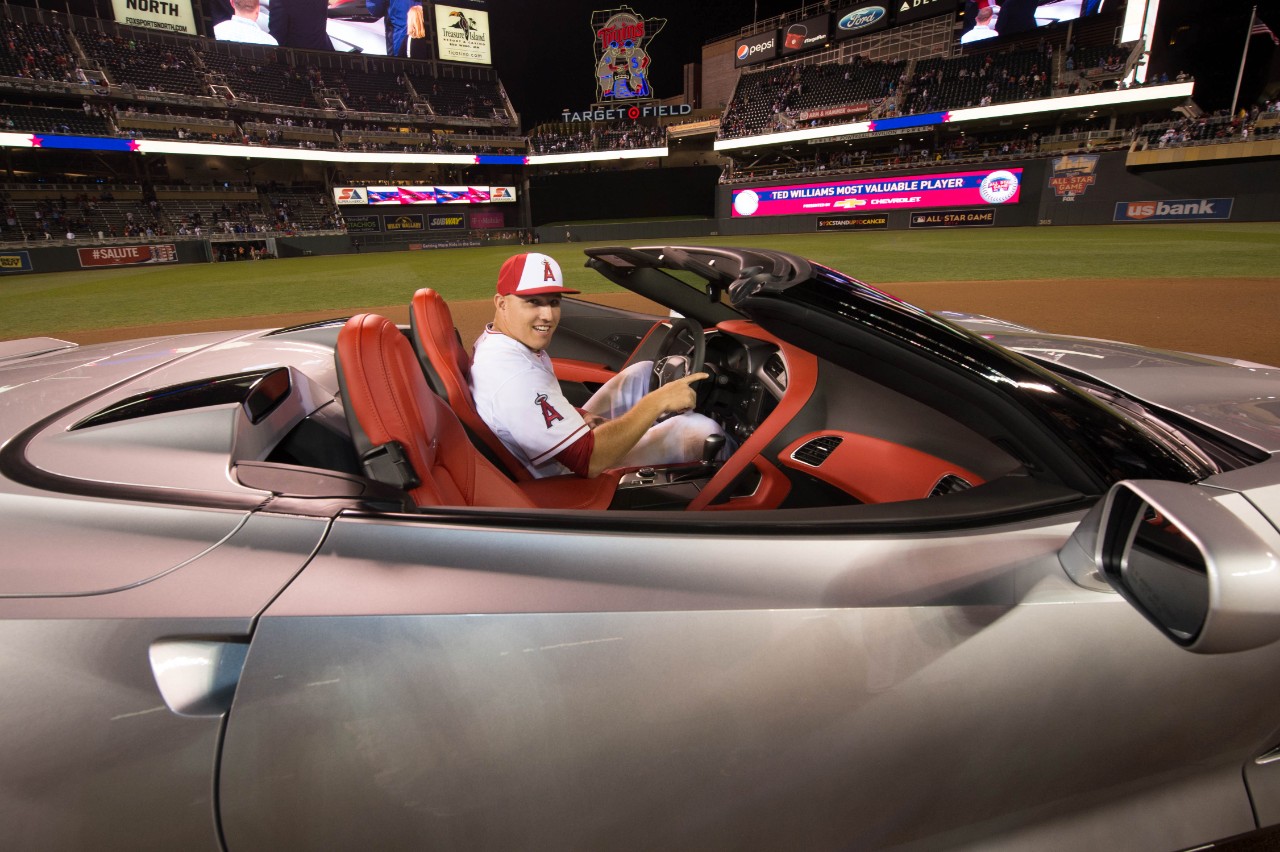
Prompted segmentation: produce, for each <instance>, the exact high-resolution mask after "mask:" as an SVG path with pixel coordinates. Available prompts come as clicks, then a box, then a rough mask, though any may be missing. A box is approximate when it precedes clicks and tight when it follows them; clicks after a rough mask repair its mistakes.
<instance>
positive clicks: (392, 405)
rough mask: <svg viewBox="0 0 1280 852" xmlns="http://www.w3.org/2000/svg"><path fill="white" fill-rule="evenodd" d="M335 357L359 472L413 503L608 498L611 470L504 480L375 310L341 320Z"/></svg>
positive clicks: (563, 504)
mask: <svg viewBox="0 0 1280 852" xmlns="http://www.w3.org/2000/svg"><path fill="white" fill-rule="evenodd" d="M335 358H336V362H337V368H338V382H339V386H340V387H341V389H342V399H343V407H344V409H345V411H346V416H347V423H348V424H349V425H350V427H351V433H352V440H353V441H354V442H355V445H356V452H357V453H358V455H359V456H360V459H361V462H362V464H363V465H364V468H365V471H366V472H367V473H368V475H369V476H370V478H372V479H376V480H378V481H380V482H386V483H388V484H391V485H395V486H397V487H399V488H403V489H404V490H406V491H407V492H408V493H409V495H410V497H411V498H412V499H413V501H414V504H415V505H417V506H419V507H422V506H492V507H510V508H546V509H604V508H607V507H608V505H609V502H610V501H611V500H612V497H613V492H614V490H615V489H616V488H617V477H616V476H613V477H608V476H605V477H598V478H596V479H582V478H580V477H576V476H571V477H552V478H551V479H540V480H530V481H528V482H521V483H515V482H512V481H511V480H510V479H508V478H507V477H506V476H505V475H504V474H503V473H502V471H500V470H498V468H496V467H494V465H493V464H492V463H491V462H490V461H489V460H488V459H486V458H485V457H484V456H483V455H482V454H481V453H480V451H479V450H477V449H476V448H475V446H474V445H473V444H472V443H471V441H470V439H469V438H468V437H467V434H466V432H465V431H464V430H463V428H462V424H461V423H460V422H459V420H458V418H457V415H455V414H454V412H453V410H452V409H451V408H450V407H449V405H448V404H447V403H445V401H444V400H443V399H441V398H440V397H439V396H437V395H436V394H435V393H433V392H432V391H431V388H430V387H429V386H428V385H427V380H426V377H425V376H424V375H423V373H422V368H421V367H420V366H419V363H418V358H417V355H416V354H415V353H414V351H413V347H412V346H411V345H410V343H409V341H408V340H406V339H405V336H404V334H403V333H402V332H401V331H400V329H399V328H398V327H397V326H396V324H395V323H393V322H391V320H389V319H386V318H385V317H381V316H377V315H376V314H359V315H357V316H354V317H352V318H351V319H349V320H347V324H346V325H345V326H343V328H342V331H341V332H339V334H338V346H337V351H336V354H335Z"/></svg>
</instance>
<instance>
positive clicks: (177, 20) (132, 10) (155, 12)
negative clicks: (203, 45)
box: [111, 0, 199, 35]
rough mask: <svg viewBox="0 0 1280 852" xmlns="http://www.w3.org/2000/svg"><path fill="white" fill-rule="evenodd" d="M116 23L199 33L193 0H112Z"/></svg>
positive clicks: (168, 30)
mask: <svg viewBox="0 0 1280 852" xmlns="http://www.w3.org/2000/svg"><path fill="white" fill-rule="evenodd" d="M111 8H112V10H113V11H114V12H115V15H116V23H118V24H124V25H125V26H129V27H146V28H147V29H152V30H165V31H166V32H171V33H183V34H184V35H199V33H198V32H196V18H195V15H193V14H192V13H191V0H111Z"/></svg>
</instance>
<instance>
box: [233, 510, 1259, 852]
mask: <svg viewBox="0 0 1280 852" xmlns="http://www.w3.org/2000/svg"><path fill="white" fill-rule="evenodd" d="M1077 520H1078V516H1077V515H1073V516H1067V517H1059V518H1056V519H1051V520H1048V521H1042V522H1039V523H1028V524H1021V525H1011V526H1001V527H996V528H990V529H983V530H979V531H973V532H970V533H967V534H966V533H958V534H951V535H918V536H910V535H908V536H894V537H883V536H871V535H868V536H857V535H831V536H812V537H804V538H800V539H796V538H790V537H771V536H769V535H768V534H767V533H766V532H765V531H763V530H762V534H761V535H760V536H758V537H754V538H752V539H751V540H750V541H742V540H741V539H725V538H721V537H717V536H714V535H706V534H702V535H682V534H678V533H675V534H670V535H667V536H664V537H661V538H644V539H637V538H635V537H634V536H629V535H627V534H625V533H621V532H619V533H610V532H605V531H602V532H599V533H592V532H583V531H579V532H574V533H565V532H555V531H553V530H542V531H538V530H518V529H503V528H502V527H501V525H500V522H498V521H497V520H496V519H495V524H494V525H490V526H475V527H471V526H467V525H457V526H448V525H441V524H432V523H423V522H421V521H419V520H417V519H406V520H405V521H403V522H399V521H396V520H394V519H382V520H378V519H371V518H343V519H340V520H339V521H338V522H337V523H336V524H335V525H334V529H333V531H332V533H331V535H330V536H329V538H328V539H327V540H326V542H325V545H324V547H323V548H322V550H321V552H320V553H319V554H317V557H316V559H315V560H314V561H313V562H312V564H311V565H310V566H309V567H308V569H307V570H306V571H305V572H304V573H303V575H302V576H301V577H300V578H299V579H298V581H297V582H295V583H294V584H292V585H291V586H290V588H289V589H288V590H287V591H286V592H285V593H284V594H283V595H281V597H280V598H279V600H278V601H277V602H276V603H275V604H274V605H273V606H272V607H271V608H270V609H269V610H268V612H267V613H266V614H265V615H264V617H263V619H262V621H261V623H260V625H259V627H258V631H257V633H256V635H255V639H254V643H253V646H252V648H251V650H250V653H249V658H248V661H247V663H246V669H245V675H244V678H243V680H242V683H241V687H240V690H239V692H238V693H237V695H236V702H235V706H234V708H233V710H232V713H231V718H232V724H231V726H230V728H229V731H228V736H227V743H226V748H225V754H224V762H223V774H222V779H221V780H222V787H221V794H222V805H223V819H224V827H225V830H226V836H227V841H228V845H229V848H231V849H236V850H244V849H248V850H269V849H278V848H281V847H283V846H292V847H294V848H298V847H302V848H322V847H328V848H343V847H347V846H354V845H355V844H357V843H359V842H360V841H361V839H362V838H364V837H367V834H368V830H369V826H370V825H376V826H377V827H378V828H377V831H378V836H379V842H380V845H381V846H382V847H383V848H388V849H401V848H404V849H409V848H423V847H431V846H447V847H453V848H467V849H510V848H525V849H552V848H554V849H600V848H609V849H653V848H697V849H744V848H754V849H776V848H804V849H848V848H858V849H879V848H920V849H925V848H934V849H942V848H947V849H950V848H964V847H966V846H970V847H972V848H982V849H992V848H1010V849H1014V848H1035V849H1063V850H1067V849H1071V850H1075V849H1080V848H1090V847H1091V846H1093V845H1094V844H1096V842H1097V840H1098V838H1100V837H1111V838H1115V837H1124V838H1125V848H1126V849H1151V850H1161V849H1172V848H1178V847H1181V846H1186V845H1190V844H1191V843H1193V842H1195V841H1196V840H1197V839H1203V838H1205V837H1222V836H1228V835H1232V834H1236V833H1239V832H1242V831H1246V830H1249V829H1251V828H1253V826H1254V823H1253V818H1252V813H1251V811H1250V805H1249V799H1248V796H1247V795H1246V792H1245V788H1244V785H1243V783H1242V781H1241V774H1240V773H1241V764H1242V756H1244V755H1253V754H1258V753H1261V752H1262V751H1263V750H1265V749H1267V748H1270V747H1271V745H1272V744H1273V743H1274V741H1275V738H1276V729H1277V726H1278V725H1280V716H1278V715H1277V713H1276V710H1275V707H1274V706H1273V704H1272V702H1270V701H1266V700H1261V699H1260V700H1258V701H1240V700H1239V696H1241V695H1242V694H1248V693H1250V692H1254V691H1256V684H1255V683H1254V682H1253V676H1254V673H1256V672H1257V671H1258V670H1261V669H1268V670H1274V668H1273V667H1274V666H1276V665H1277V664H1280V645H1277V646H1270V647H1268V648H1265V649H1262V650H1260V651H1255V652H1248V653H1244V654H1238V655H1231V656H1230V657H1219V658H1215V659H1212V660H1206V659H1204V658H1197V657H1195V656H1194V655H1190V654H1186V653H1185V652H1183V651H1181V650H1179V649H1177V648H1175V647H1173V646H1172V645H1171V644H1170V643H1168V642H1167V641H1165V640H1164V639H1163V638H1161V637H1160V636H1158V635H1157V634H1156V633H1155V631H1153V630H1151V629H1150V627H1149V626H1148V625H1147V624H1146V623H1145V621H1143V619H1142V617H1141V616H1139V615H1138V614H1137V613H1136V612H1134V611H1133V610H1132V609H1131V608H1130V607H1128V606H1126V605H1125V604H1124V603H1123V601H1121V600H1120V598H1119V597H1118V596H1116V595H1114V594H1110V593H1107V592H1100V591H1091V590H1088V589H1085V588H1082V587H1081V586H1079V585H1076V584H1075V583H1073V582H1071V580H1070V579H1069V578H1068V577H1067V575H1066V573H1065V571H1064V570H1063V568H1062V566H1061V565H1060V564H1059V561H1058V558H1057V555H1056V554H1057V551H1058V549H1059V548H1061V547H1062V546H1063V544H1064V543H1065V542H1066V540H1067V537H1068V536H1069V535H1070V534H1071V531H1072V530H1073V528H1074V524H1075V522H1076V521H1077ZM361 554H363V555H361ZM603 554H608V557H607V559H606V558H602V555H603ZM1082 660H1084V661H1088V664H1087V665H1081V664H1080V662H1081V661H1082ZM619 672H626V675H625V676H624V677H619V676H618V673H619ZM1152 708H1167V713H1165V714H1163V715H1156V716H1153V715H1152ZM1082 726H1083V727H1087V728H1088V730H1089V732H1090V733H1089V734H1088V736H1083V737H1081V736H1076V735H1069V734H1068V733H1067V732H1078V731H1079V730H1080V728H1081V727H1082ZM1011 755H1017V758H1016V761H1013V762H1011V761H1010V756H1011ZM302 778H306V779H311V781H310V782H309V783H307V784H305V785H299V784H293V783H290V779H302ZM498 813H500V814H502V818H501V819H495V818H494V816H493V815H494V814H498ZM299 826H306V829H305V831H304V832H303V833H302V834H301V835H299V833H298V827H299Z"/></svg>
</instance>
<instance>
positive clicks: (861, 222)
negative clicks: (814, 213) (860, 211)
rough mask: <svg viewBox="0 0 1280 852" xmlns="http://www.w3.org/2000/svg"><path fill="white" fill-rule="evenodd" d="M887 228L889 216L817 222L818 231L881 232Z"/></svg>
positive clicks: (822, 219)
mask: <svg viewBox="0 0 1280 852" xmlns="http://www.w3.org/2000/svg"><path fill="white" fill-rule="evenodd" d="M888 227H889V215H888V214H887V213H886V214H881V215H879V216H842V217H830V218H828V217H825V216H824V217H823V218H821V219H819V220H818V230H819V231H883V230H884V229H886V228H888Z"/></svg>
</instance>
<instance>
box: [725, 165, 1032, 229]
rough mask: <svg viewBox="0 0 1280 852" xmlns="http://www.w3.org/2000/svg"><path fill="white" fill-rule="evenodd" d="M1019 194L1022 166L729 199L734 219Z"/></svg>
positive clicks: (1013, 198)
mask: <svg viewBox="0 0 1280 852" xmlns="http://www.w3.org/2000/svg"><path fill="white" fill-rule="evenodd" d="M1021 193H1022V169H1020V168H1017V169H997V170H994V171H992V170H983V171H975V172H948V173H944V174H932V175H922V176H919V177H909V176H902V177H891V178H868V179H865V180H853V181H841V182H839V183H806V184H791V185H787V186H771V187H761V188H757V189H740V190H735V191H734V193H733V199H732V204H733V216H734V218H739V217H745V216H794V215H798V214H804V213H840V212H847V213H849V214H853V213H854V212H855V211H860V212H863V213H871V212H878V211H881V210H907V209H914V208H921V207H961V206H977V205H983V204H1017V203H1018V201H1019V200H1020V198H1021Z"/></svg>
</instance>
